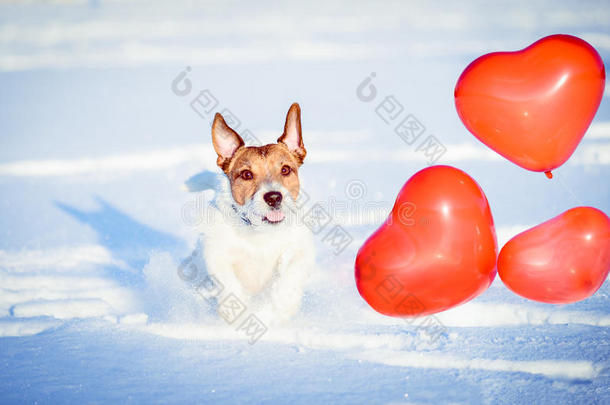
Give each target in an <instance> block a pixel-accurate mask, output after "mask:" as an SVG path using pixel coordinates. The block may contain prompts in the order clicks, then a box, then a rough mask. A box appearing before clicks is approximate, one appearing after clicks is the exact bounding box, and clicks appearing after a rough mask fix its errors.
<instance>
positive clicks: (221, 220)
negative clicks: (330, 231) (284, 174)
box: [201, 176, 315, 324]
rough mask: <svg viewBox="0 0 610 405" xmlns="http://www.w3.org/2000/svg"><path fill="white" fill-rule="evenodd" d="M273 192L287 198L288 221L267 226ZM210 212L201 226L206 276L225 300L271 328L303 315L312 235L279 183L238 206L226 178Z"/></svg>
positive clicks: (312, 256) (311, 259) (284, 205)
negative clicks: (235, 299)
mask: <svg viewBox="0 0 610 405" xmlns="http://www.w3.org/2000/svg"><path fill="white" fill-rule="evenodd" d="M270 190H274V191H280V192H281V193H282V195H283V200H282V204H281V209H282V210H283V212H284V214H285V218H284V220H283V221H282V222H280V223H277V224H269V223H266V222H264V221H263V218H264V217H265V215H266V213H267V212H268V210H269V209H270V208H269V206H268V205H267V204H266V203H265V202H264V200H263V197H262V196H263V194H264V193H265V192H267V191H270ZM233 207H235V208H237V213H236V211H235V209H234V208H233ZM210 210H211V213H212V214H213V215H208V220H207V221H204V223H203V224H202V225H201V233H202V237H203V245H204V252H203V257H204V260H205V263H206V268H207V271H208V274H209V275H210V276H214V277H215V278H216V279H217V280H218V281H220V283H221V285H222V286H223V287H224V288H223V291H222V294H223V296H226V295H228V294H230V293H233V294H235V295H236V296H237V297H238V298H239V299H240V300H241V301H242V302H243V303H244V304H245V305H246V306H247V308H248V310H249V311H251V312H254V313H255V314H256V315H257V316H258V317H259V318H260V319H261V320H262V321H263V322H265V323H267V324H268V323H278V322H283V321H286V320H288V319H290V318H291V317H292V316H293V315H294V314H296V313H297V312H298V310H299V307H300V304H301V299H302V295H303V288H304V284H305V282H306V278H307V276H308V275H309V274H310V272H311V271H312V269H313V266H314V262H315V253H314V244H313V236H312V234H311V232H310V230H309V228H307V226H305V224H303V223H302V221H301V220H300V219H301V217H302V214H301V213H300V212H298V209H297V206H296V204H295V201H294V200H293V199H292V197H291V196H290V193H288V191H287V190H286V189H285V188H283V187H282V186H281V185H279V184H265V185H263V186H262V187H261V188H260V189H259V190H257V192H256V193H255V194H254V196H253V197H252V198H251V199H250V200H249V201H247V202H246V203H245V204H244V205H243V206H239V205H238V204H237V203H236V202H235V201H234V200H233V197H232V195H231V191H230V186H229V181H228V179H227V178H226V176H222V177H221V180H220V182H219V187H218V190H217V191H216V196H215V199H214V201H213V203H212V205H211V206H210ZM242 218H247V219H248V220H249V221H250V223H251V224H247V223H245V222H244V220H243V219H242ZM220 300H222V297H221V298H220Z"/></svg>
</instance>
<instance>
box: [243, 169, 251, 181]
mask: <svg viewBox="0 0 610 405" xmlns="http://www.w3.org/2000/svg"><path fill="white" fill-rule="evenodd" d="M253 177H254V175H253V174H252V172H251V171H250V170H244V171H242V172H241V178H242V179H244V180H252V178H253Z"/></svg>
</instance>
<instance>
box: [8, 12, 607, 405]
mask: <svg viewBox="0 0 610 405" xmlns="http://www.w3.org/2000/svg"><path fill="white" fill-rule="evenodd" d="M609 23H610V9H608V7H607V5H605V4H604V2H588V3H582V4H578V5H576V4H571V3H569V2H537V3H533V4H530V3H523V4H521V5H515V6H510V7H508V6H498V5H494V6H491V5H489V4H488V3H486V2H478V1H476V2H461V3H459V4H457V3H447V4H443V5H440V4H439V5H433V4H426V3H415V2H410V3H404V2H389V3H384V4H383V5H381V4H378V3H374V2H370V3H367V2H355V3H353V2H349V3H348V2H314V3H302V4H294V5H291V6H286V5H280V4H275V3H273V4H272V3H267V2H263V3H262V4H260V5H258V6H257V7H254V6H253V5H250V4H241V5H239V6H238V5H237V4H236V3H205V4H202V5H197V4H195V3H191V2H171V3H163V2H158V1H153V2H147V3H146V5H144V3H142V2H139V1H137V2H133V3H122V2H118V1H108V2H105V1H91V2H84V1H81V2H71V1H68V2H59V3H58V4H47V3H46V2H28V3H24V4H13V3H3V4H2V5H0V85H1V88H2V89H3V91H2V93H0V105H1V106H2V107H1V108H0V132H1V133H2V135H1V138H0V139H1V141H0V145H2V147H1V148H0V191H1V194H0V195H1V198H0V336H1V337H0V342H1V344H0V364H2V367H0V381H2V382H1V383H0V398H2V402H7V403H23V402H42V403H74V402H136V403H141V402H146V403H150V402H152V403H184V402H215V403H253V402H254V403H276V402H277V403H286V402H293V403H405V402H410V403H431V404H437V403H607V402H610V374H609V373H608V370H609V369H610V364H609V359H610V336H609V331H610V329H609V328H610V310H609V305H608V304H609V303H610V296H609V292H610V291H609V287H608V285H607V283H606V284H604V285H603V286H602V287H601V289H600V290H599V291H598V292H597V293H596V294H595V295H594V296H593V297H591V298H589V299H587V300H585V301H582V302H580V303H575V304H571V305H547V304H540V303H535V302H531V301H528V300H526V299H524V298H521V297H519V296H517V295H515V294H513V293H512V292H510V291H509V290H508V289H507V288H506V287H504V286H503V285H502V283H501V281H500V280H499V279H496V280H495V281H494V283H493V284H492V286H491V287H490V288H489V289H488V290H487V291H486V292H485V293H483V294H482V295H481V296H480V297H478V298H476V299H475V300H473V301H471V302H469V303H466V304H464V305H462V306H460V307H457V308H454V309H451V310H449V311H446V312H443V313H440V314H436V315H435V316H433V317H429V318H424V319H417V320H415V321H411V322H408V321H405V320H402V319H396V318H389V317H385V316H383V315H380V314H378V313H376V312H375V311H373V310H372V309H371V308H369V307H368V306H367V304H366V303H365V302H364V301H363V300H362V299H361V298H360V296H359V295H358V293H357V291H356V288H355V285H354V279H353V262H354V259H355V255H356V251H357V249H358V247H359V246H360V245H361V244H362V243H363V242H364V240H365V239H366V238H367V237H368V236H369V235H370V234H371V232H372V231H373V230H375V229H376V227H377V226H378V225H379V224H380V223H381V221H383V219H384V218H385V215H386V214H387V212H388V211H389V209H390V208H391V207H392V204H393V202H394V198H395V196H396V193H397V191H398V190H399V189H400V187H401V186H402V184H403V183H404V182H405V181H406V180H407V179H408V178H409V177H410V176H411V175H412V174H413V173H415V172H416V171H417V170H419V169H421V168H423V167H426V165H427V164H429V163H430V162H429V161H430V156H428V155H426V154H425V153H424V151H422V150H418V146H419V145H420V142H416V143H414V144H408V143H405V142H404V141H403V140H402V139H401V137H400V136H399V135H398V134H397V133H396V132H395V130H394V129H395V127H396V125H395V124H396V123H393V124H392V125H390V124H387V123H386V122H385V121H384V118H383V117H382V116H381V115H380V111H378V106H379V105H380V103H381V101H382V100H385V99H386V98H387V97H389V96H393V97H394V100H396V101H397V102H398V103H400V105H401V106H403V107H404V111H403V112H402V115H400V118H399V120H400V119H402V118H403V117H405V116H407V115H408V114H411V115H413V116H414V117H416V119H417V120H419V121H420V122H421V123H422V124H423V126H424V127H425V132H424V133H423V135H422V136H421V141H423V140H424V139H428V138H427V137H429V136H434V137H435V139H437V140H438V141H440V142H441V144H442V146H443V147H444V149H445V153H444V154H442V156H441V157H440V159H439V160H438V162H437V163H442V164H451V165H455V166H456V167H458V168H460V169H463V170H465V171H466V172H468V173H469V174H470V175H471V176H472V177H473V178H474V179H475V180H476V181H477V182H478V183H479V184H480V185H481V187H482V188H483V189H484V190H485V192H486V194H487V197H488V199H489V201H490V204H491V208H492V212H493V214H494V219H495V223H496V231H497V235H498V242H499V244H500V246H502V244H503V243H505V242H506V241H508V240H509V239H510V238H511V237H512V236H514V235H516V234H517V233H519V232H521V231H523V230H525V229H527V228H529V227H531V226H533V225H535V224H537V223H540V222H543V221H545V220H547V219H549V218H551V217H553V216H555V215H558V214H559V213H561V212H563V211H565V210H567V209H569V208H572V207H574V206H576V205H591V206H595V207H597V208H599V209H601V210H603V211H605V212H606V213H609V212H610V189H608V187H607V183H608V181H607V179H608V176H609V175H610V168H609V166H608V165H609V164H610V141H609V139H610V138H609V136H608V133H609V131H608V126H609V122H610V109H609V105H610V104H609V103H608V92H607V90H606V92H605V95H604V99H603V101H602V104H601V106H600V109H599V112H598V114H597V116H596V118H595V120H594V122H593V124H592V126H591V128H590V129H589V131H588V133H587V135H586V136H585V138H584V139H583V142H582V143H581V145H580V146H579V148H578V149H577V150H576V152H575V154H574V156H573V157H572V158H571V159H570V160H569V161H568V162H567V163H566V164H565V165H564V166H562V167H561V168H559V169H557V170H556V171H555V172H554V175H555V177H554V179H553V180H548V179H546V177H545V176H544V175H543V174H540V173H531V172H527V171H524V170H522V169H520V168H518V167H516V166H515V165H513V164H511V163H509V162H507V161H506V160H504V159H503V158H501V157H500V156H498V155H497V154H495V153H494V152H492V151H490V150H489V149H487V148H486V147H485V146H483V145H482V144H480V143H479V142H478V141H477V140H476V139H474V137H473V136H472V135H470V134H469V133H468V132H467V131H466V130H465V128H464V127H463V125H462V124H461V123H460V121H459V118H458V117H457V114H456V113H455V108H454V105H453V88H454V85H455V80H456V79H457V77H458V75H459V74H460V72H461V71H462V69H463V68H464V67H465V66H466V65H467V63H468V62H470V61H471V60H472V59H474V58H475V57H477V56H479V55H481V54H483V53H486V52H490V51H494V50H511V49H519V48H522V47H524V46H526V45H528V44H530V43H531V42H533V41H534V40H536V39H538V38H540V37H542V36H545V35H548V34H552V33H557V32H563V33H570V34H574V35H581V36H582V37H583V38H585V39H587V40H589V41H590V42H591V43H592V44H593V45H594V46H595V47H596V48H597V49H598V51H599V52H600V54H601V56H602V58H603V59H604V60H606V61H607V60H609V59H608V58H609V56H610V47H609V46H608V38H609V37H610V31H609V30H608V27H610V24H609ZM186 66H190V67H191V70H190V72H189V73H188V80H189V81H190V86H191V89H190V92H187V93H188V94H187V95H185V96H180V95H178V94H177V93H175V92H174V91H172V81H173V80H174V79H175V78H176V77H177V76H178V75H179V74H180V73H181V72H182V71H184V70H185V67H186ZM372 72H375V77H374V80H373V81H372V83H373V85H374V86H375V89H376V91H377V96H376V98H375V99H374V101H371V102H367V101H363V100H362V99H361V98H359V97H358V96H357V94H356V89H357V87H358V86H359V85H360V84H361V83H362V82H363V80H365V79H366V78H367V77H369V75H370V74H371V73H372ZM204 89H207V90H208V91H209V92H210V94H212V95H213V97H215V98H216V99H217V101H218V105H217V106H216V110H218V111H223V110H224V111H225V114H231V115H233V118H234V122H235V123H236V126H238V128H237V129H238V131H241V132H243V131H245V130H246V129H247V130H250V131H251V133H252V134H254V135H255V136H256V138H258V139H259V140H260V141H262V142H264V143H267V142H273V141H275V140H276V139H277V137H278V136H279V135H280V133H281V129H282V127H283V120H284V117H285V114H286V111H287V109H288V107H289V106H290V104H291V103H292V102H294V101H298V102H299V103H300V105H301V108H302V111H303V130H304V141H305V145H306V147H307V150H308V156H307V158H306V163H305V165H304V166H303V168H302V171H301V177H302V180H303V184H302V187H303V191H304V193H305V195H306V196H307V197H308V201H306V206H308V207H310V206H312V205H313V204H314V203H319V204H321V206H322V207H324V209H326V210H327V212H328V213H329V214H330V216H331V218H332V222H331V224H330V225H328V226H327V228H325V229H324V230H323V232H321V233H320V234H319V235H317V236H316V244H317V250H318V256H317V269H315V271H313V272H312V274H311V278H310V282H309V284H308V288H307V291H306V295H305V297H304V305H303V308H302V311H301V313H300V314H299V315H298V316H297V317H296V319H294V320H293V321H292V322H290V323H289V324H286V325H281V326H275V325H269V326H268V327H267V329H266V330H265V332H264V333H263V334H262V335H261V336H257V339H256V340H255V341H253V339H252V335H250V334H248V332H249V330H246V329H244V328H243V327H241V325H243V324H242V322H243V321H244V319H245V317H246V315H244V316H243V318H240V319H238V320H237V321H236V322H235V323H233V324H227V323H226V322H225V321H224V320H223V319H221V318H219V317H218V316H216V315H215V314H214V312H213V311H212V310H211V308H210V305H209V304H208V302H207V301H206V299H205V298H204V297H202V295H200V294H198V293H197V291H195V290H194V289H193V288H192V287H191V286H189V285H188V284H186V283H185V282H184V281H183V280H182V279H181V278H180V277H179V276H178V273H177V269H178V267H179V265H180V264H181V262H182V260H183V259H185V258H186V257H188V256H189V255H190V254H191V252H192V251H193V249H194V248H195V247H196V246H197V233H196V226H197V225H198V224H200V222H201V221H203V220H209V218H207V217H206V211H205V206H206V203H207V201H209V199H210V197H211V195H210V193H211V192H210V191H204V190H206V189H207V188H209V187H210V186H211V185H213V184H214V175H213V174H211V173H216V172H217V168H216V165H215V161H216V156H215V154H214V152H213V149H212V147H211V144H210V129H209V121H210V119H211V117H212V116H211V115H210V114H207V115H206V114H204V115H203V116H202V115H200V113H199V112H197V111H195V109H194V108H193V106H192V105H191V102H192V101H193V99H194V98H195V97H196V96H197V95H198V94H200V91H202V90H204ZM227 111H228V113H227ZM188 190H191V191H193V190H197V191H198V192H189V191H188ZM334 225H340V226H341V227H342V228H343V229H344V230H345V231H346V232H347V233H348V234H349V237H350V238H351V243H349V244H348V245H347V246H346V247H345V248H344V249H343V250H341V249H338V248H337V246H334V245H333V244H332V243H329V240H328V239H325V238H324V235H325V234H326V233H327V232H328V231H329V230H330V229H331V227H332V226H334ZM246 312H247V313H249V312H248V311H246Z"/></svg>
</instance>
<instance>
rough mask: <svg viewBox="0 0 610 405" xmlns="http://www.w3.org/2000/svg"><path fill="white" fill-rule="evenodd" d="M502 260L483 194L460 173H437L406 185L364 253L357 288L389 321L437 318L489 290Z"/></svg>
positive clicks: (448, 169)
mask: <svg viewBox="0 0 610 405" xmlns="http://www.w3.org/2000/svg"><path fill="white" fill-rule="evenodd" d="M496 254H497V244H496V232H495V229H494V223H493V218H492V216H491V211H490V209H489V204H488V203H487V198H486V197H485V194H484V193H483V190H481V188H480V187H479V185H478V184H477V183H476V182H475V181H474V180H473V179H472V178H471V177H470V176H468V175H467V174H466V173H464V172H463V171H461V170H458V169H456V168H453V167H450V166H432V167H429V168H427V169H424V170H421V171H419V172H418V173H416V174H415V175H413V177H411V178H410V179H409V180H408V181H407V182H406V183H405V185H404V186H403V187H402V189H401V190H400V192H399V194H398V197H397V198H396V202H395V204H394V208H393V209H392V212H391V214H390V215H389V217H388V219H387V220H386V221H385V222H384V223H383V225H381V227H380V228H379V229H378V230H377V231H376V232H375V233H374V234H373V235H371V237H369V238H368V240H367V241H366V242H365V243H364V245H362V247H361V248H360V250H359V251H358V256H357V257H356V264H355V267H356V285H357V287H358V291H359V292H360V295H362V297H363V298H364V299H365V300H366V302H368V303H369V305H371V307H373V308H374V309H375V310H377V311H378V312H381V313H382V314H385V315H393V316H406V317H416V316H422V315H428V314H433V313H436V312H440V311H444V310H446V309H448V308H451V307H453V306H455V305H458V304H461V303H463V302H466V301H468V300H470V299H472V298H474V297H476V296H477V295H479V294H480V293H481V292H483V291H484V290H485V289H487V287H489V285H490V284H491V282H492V281H493V279H494V277H495V275H496V269H495V266H496Z"/></svg>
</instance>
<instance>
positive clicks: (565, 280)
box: [498, 207, 610, 304]
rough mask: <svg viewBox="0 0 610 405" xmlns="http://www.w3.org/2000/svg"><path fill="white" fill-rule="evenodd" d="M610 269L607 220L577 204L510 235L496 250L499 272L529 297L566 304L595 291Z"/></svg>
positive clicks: (506, 280) (588, 208)
mask: <svg viewBox="0 0 610 405" xmlns="http://www.w3.org/2000/svg"><path fill="white" fill-rule="evenodd" d="M609 271H610V219H609V218H608V217H607V216H606V214H604V213H603V212H601V211H600V210H598V209H595V208H591V207H577V208H572V209H571V210H568V211H566V212H564V213H563V214H561V215H559V216H557V217H555V218H553V219H550V220H548V221H546V222H544V223H542V224H540V225H538V226H535V227H534V228H531V229H528V230H527V231H525V232H523V233H520V234H519V235H517V236H515V237H514V238H512V239H511V240H510V241H509V242H508V243H507V244H506V245H504V247H503V248H502V251H500V256H499V257H498V274H500V278H501V279H502V281H503V282H504V284H506V286H507V287H508V288H510V289H511V290H512V291H514V292H515V293H517V294H519V295H521V296H523V297H525V298H529V299H531V300H535V301H540V302H548V303H552V304H559V303H561V304H567V303H571V302H576V301H580V300H583V299H585V298H588V297H590V296H591V295H593V294H595V292H596V291H597V290H598V289H599V287H601V285H602V284H603V283H604V280H606V277H607V276H608V272H609Z"/></svg>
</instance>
